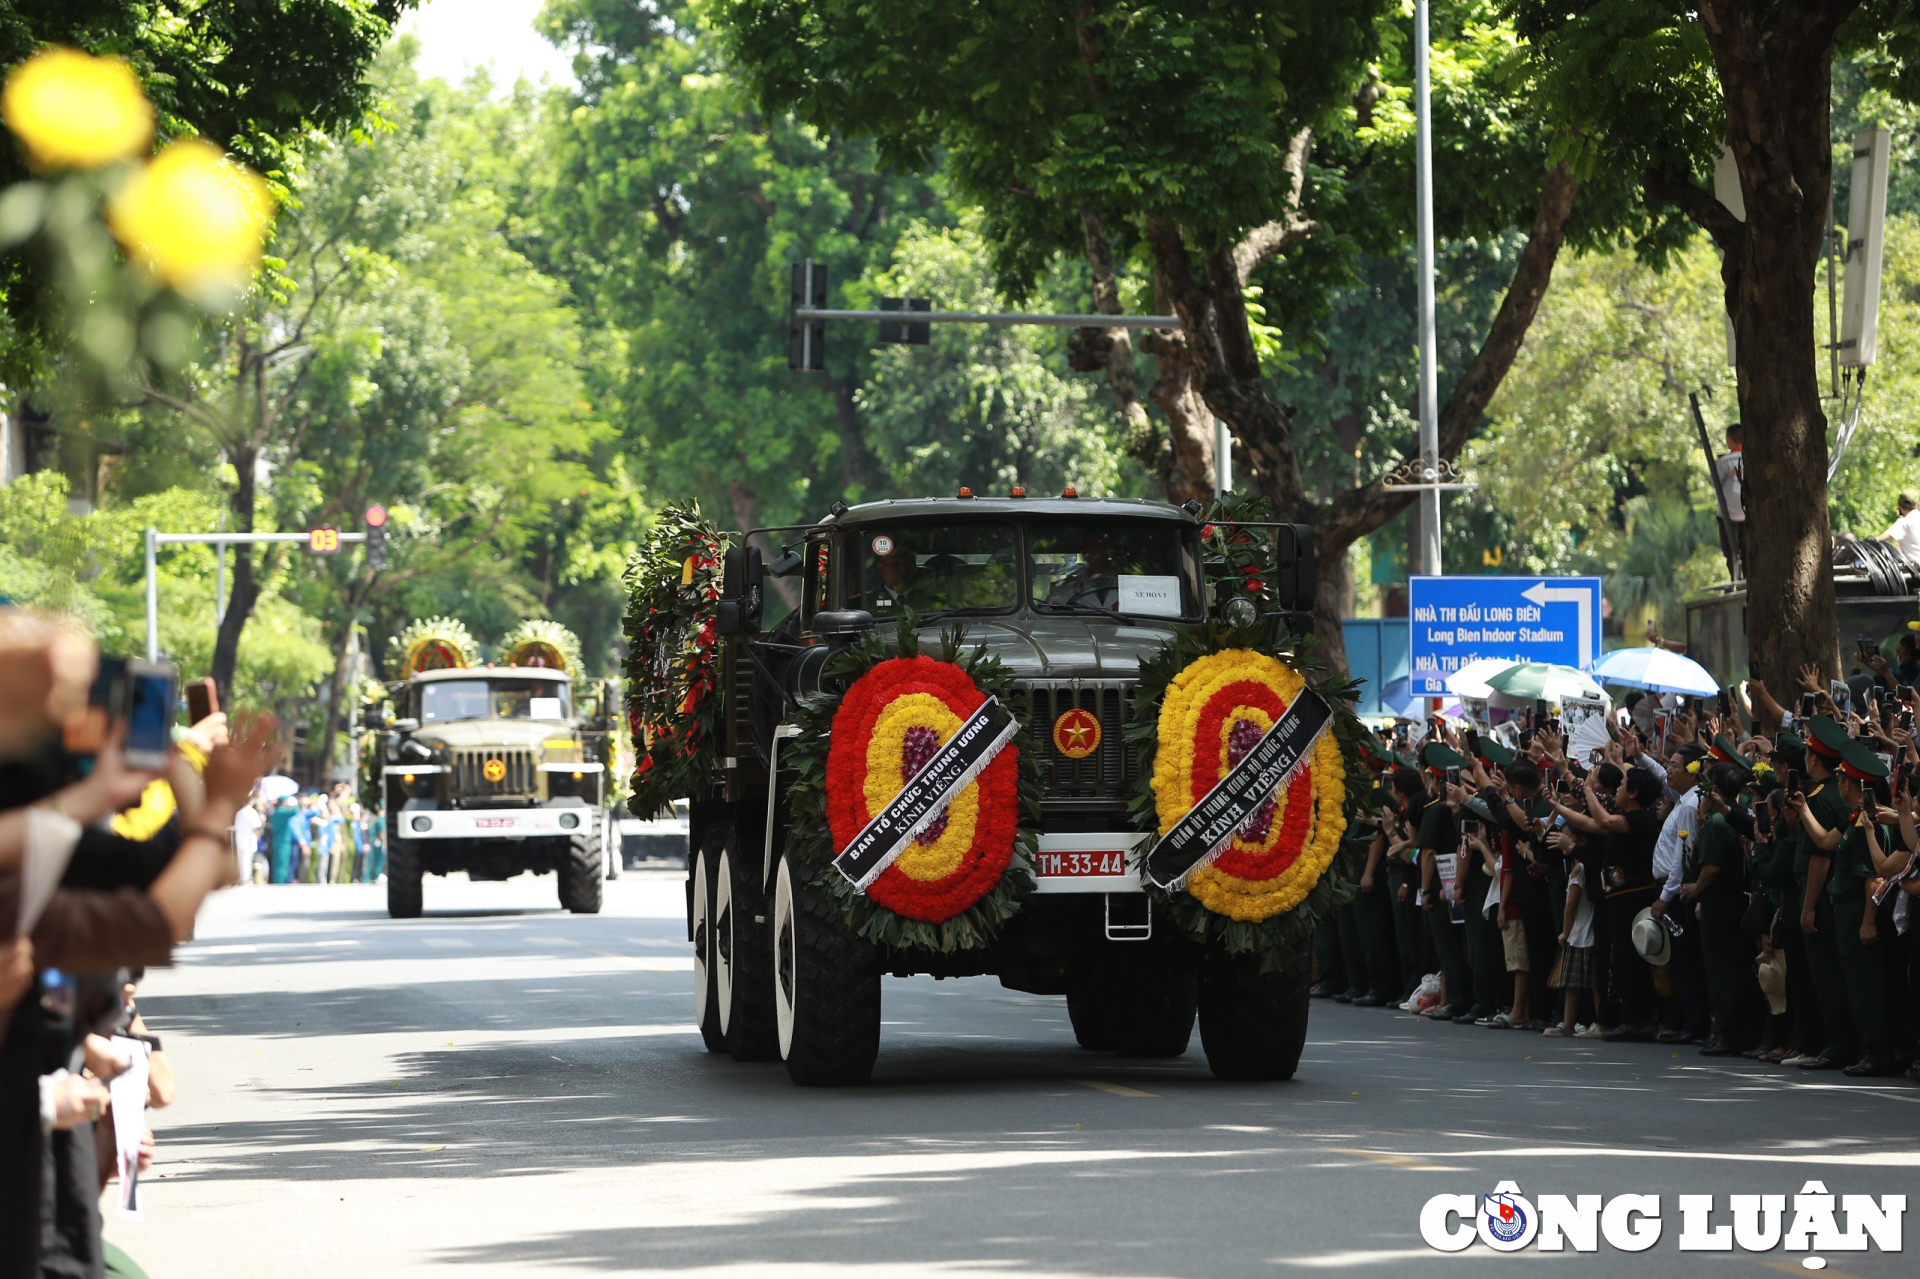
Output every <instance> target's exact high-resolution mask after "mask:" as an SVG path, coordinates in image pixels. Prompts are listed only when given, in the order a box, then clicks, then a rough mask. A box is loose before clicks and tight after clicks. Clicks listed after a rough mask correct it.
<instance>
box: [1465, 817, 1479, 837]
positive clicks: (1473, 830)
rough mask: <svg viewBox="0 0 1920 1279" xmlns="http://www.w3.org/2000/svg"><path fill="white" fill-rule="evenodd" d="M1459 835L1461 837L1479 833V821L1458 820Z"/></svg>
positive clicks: (1470, 818)
mask: <svg viewBox="0 0 1920 1279" xmlns="http://www.w3.org/2000/svg"><path fill="white" fill-rule="evenodd" d="M1460 833H1461V834H1462V835H1478V834H1479V833H1480V819H1479V818H1477V817H1462V818H1461V819H1460Z"/></svg>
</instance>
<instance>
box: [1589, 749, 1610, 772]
mask: <svg viewBox="0 0 1920 1279" xmlns="http://www.w3.org/2000/svg"><path fill="white" fill-rule="evenodd" d="M1606 757H1607V753H1606V752H1605V751H1603V750H1601V749H1600V748H1599V747H1597V746H1596V747H1594V748H1593V749H1592V750H1590V751H1588V752H1587V766H1588V767H1590V768H1598V767H1599V766H1600V763H1601V761H1602V760H1604V759H1606Z"/></svg>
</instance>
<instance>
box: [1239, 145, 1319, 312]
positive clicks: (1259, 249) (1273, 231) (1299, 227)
mask: <svg viewBox="0 0 1920 1279" xmlns="http://www.w3.org/2000/svg"><path fill="white" fill-rule="evenodd" d="M1312 150H1313V130H1312V129H1302V130H1300V132H1298V133H1296V134H1294V135H1293V141H1291V142H1289V143H1288V144H1287V161H1286V169H1287V172H1288V173H1290V174H1292V175H1293V186H1292V188H1291V189H1290V190H1289V191H1288V193H1287V208H1286V213H1285V214H1284V215H1283V216H1282V217H1280V218H1278V219H1276V220H1275V221H1272V222H1268V223H1266V224H1264V225H1262V226H1257V227H1255V228H1254V229H1253V230H1251V231H1249V232H1247V235H1246V238H1245V239H1243V240H1241V241H1240V243H1238V244H1236V245H1235V246H1234V247H1233V270H1234V275H1235V277H1236V278H1237V279H1238V280H1239V282H1240V287H1242V288H1245V287H1246V284H1247V278H1248V277H1249V276H1251V275H1252V274H1253V272H1254V270H1255V269H1256V268H1257V267H1259V265H1260V264H1261V263H1262V262H1265V261H1266V260H1267V259H1268V258H1270V257H1272V256H1273V255H1274V254H1276V253H1279V252H1281V251H1282V250H1284V249H1285V248H1286V247H1287V246H1288V245H1290V244H1293V243H1295V242H1296V241H1299V240H1304V239H1306V238H1307V237H1308V236H1310V235H1312V234H1313V233H1314V231H1315V230H1316V229H1318V224H1317V223H1315V222H1314V220H1313V219H1312V218H1310V217H1308V216H1306V214H1304V213H1302V212H1301V211H1300V207H1301V200H1302V198H1303V197H1304V195H1305V192H1306V185H1307V155H1308V154H1309V153H1310V152H1311V151H1312Z"/></svg>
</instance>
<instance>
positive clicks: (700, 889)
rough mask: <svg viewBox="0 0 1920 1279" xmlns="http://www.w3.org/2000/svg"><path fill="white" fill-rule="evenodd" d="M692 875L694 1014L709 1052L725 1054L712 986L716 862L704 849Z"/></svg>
mask: <svg viewBox="0 0 1920 1279" xmlns="http://www.w3.org/2000/svg"><path fill="white" fill-rule="evenodd" d="M689 874H690V876H691V879H692V887H693V902H692V905H691V907H690V908H689V910H690V913H691V918H692V921H693V1017H694V1021H695V1022H696V1023H697V1024H698V1025H699V1027H700V1039H701V1041H702V1042H703V1043H705V1044H706V1046H707V1051H708V1052H710V1053H723V1052H725V1051H726V1050H727V1037H726V1034H725V1032H723V1031H722V1030H721V1029H720V1000H719V997H718V995H717V994H716V993H715V991H714V988H713V987H714V982H713V965H714V954H713V935H714V928H713V863H712V862H711V861H709V860H708V859H707V855H706V853H705V852H699V853H695V854H694V856H693V868H692V870H691V871H690V872H689Z"/></svg>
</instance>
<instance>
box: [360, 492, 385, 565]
mask: <svg viewBox="0 0 1920 1279" xmlns="http://www.w3.org/2000/svg"><path fill="white" fill-rule="evenodd" d="M365 518H366V525H367V567H368V568H385V567H386V566H387V508H386V507H384V506H381V505H379V504H378V503H376V504H374V505H373V506H369V507H368V508H367V513H366V517H365Z"/></svg>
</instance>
